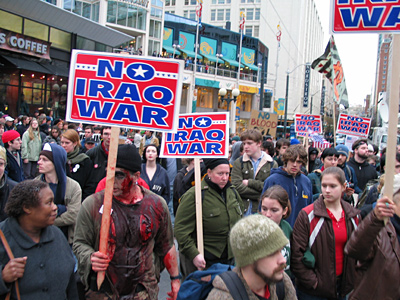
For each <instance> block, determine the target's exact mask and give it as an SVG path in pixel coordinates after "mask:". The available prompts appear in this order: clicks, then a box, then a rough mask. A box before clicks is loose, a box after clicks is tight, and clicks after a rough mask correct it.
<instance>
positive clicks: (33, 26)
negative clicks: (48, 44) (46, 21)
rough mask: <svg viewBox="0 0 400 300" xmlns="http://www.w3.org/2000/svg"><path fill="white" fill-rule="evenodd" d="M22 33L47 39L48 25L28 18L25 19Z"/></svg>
mask: <svg viewBox="0 0 400 300" xmlns="http://www.w3.org/2000/svg"><path fill="white" fill-rule="evenodd" d="M24 34H26V35H29V36H32V37H35V38H37V39H41V40H44V41H47V40H48V39H49V27H48V26H46V25H43V24H40V23H37V22H34V21H31V20H28V19H25V26H24Z"/></svg>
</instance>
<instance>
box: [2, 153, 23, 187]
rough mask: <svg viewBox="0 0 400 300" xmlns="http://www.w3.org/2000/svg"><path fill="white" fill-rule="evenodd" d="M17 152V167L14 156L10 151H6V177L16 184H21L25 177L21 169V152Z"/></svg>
mask: <svg viewBox="0 0 400 300" xmlns="http://www.w3.org/2000/svg"><path fill="white" fill-rule="evenodd" d="M18 152H19V165H18V162H17V160H16V159H15V156H14V155H12V153H11V152H10V151H8V150H6V153H7V166H6V174H8V177H10V178H11V179H12V180H14V181H16V182H21V181H24V180H25V177H24V170H23V168H22V158H21V151H18Z"/></svg>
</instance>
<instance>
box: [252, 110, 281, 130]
mask: <svg viewBox="0 0 400 300" xmlns="http://www.w3.org/2000/svg"><path fill="white" fill-rule="evenodd" d="M277 126H278V115H277V114H270V113H268V112H263V111H258V110H252V111H251V114H250V121H249V125H248V128H249V129H250V128H256V129H258V130H260V131H261V133H262V134H263V135H271V136H276V127H277Z"/></svg>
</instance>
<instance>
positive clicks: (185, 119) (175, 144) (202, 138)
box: [160, 112, 229, 158]
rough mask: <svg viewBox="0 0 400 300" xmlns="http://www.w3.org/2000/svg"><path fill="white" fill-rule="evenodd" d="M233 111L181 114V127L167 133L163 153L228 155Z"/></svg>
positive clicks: (163, 154)
mask: <svg viewBox="0 0 400 300" xmlns="http://www.w3.org/2000/svg"><path fill="white" fill-rule="evenodd" d="M228 116H229V114H228V113H227V112H224V113H208V114H204V113H197V114H196V113H193V114H182V115H180V116H179V122H178V131H177V132H176V133H164V134H163V138H162V143H161V153H160V156H161V157H174V158H176V157H186V158H214V157H228V147H229V135H228V131H229V119H228Z"/></svg>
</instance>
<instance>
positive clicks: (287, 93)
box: [283, 63, 311, 138]
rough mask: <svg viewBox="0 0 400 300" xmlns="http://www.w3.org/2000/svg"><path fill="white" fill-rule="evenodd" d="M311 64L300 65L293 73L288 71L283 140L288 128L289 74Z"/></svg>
mask: <svg viewBox="0 0 400 300" xmlns="http://www.w3.org/2000/svg"><path fill="white" fill-rule="evenodd" d="M310 64H311V63H305V64H300V65H298V66H296V67H295V68H294V69H293V70H292V71H289V69H288V70H287V71H286V96H285V117H284V121H283V138H286V126H287V109H288V108H287V107H288V100H289V74H291V73H293V72H294V71H295V70H296V69H297V68H298V67H301V66H306V65H310Z"/></svg>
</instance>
